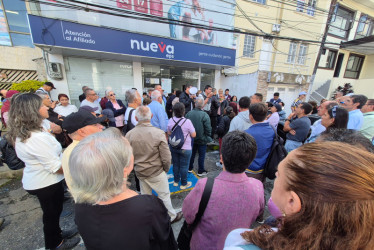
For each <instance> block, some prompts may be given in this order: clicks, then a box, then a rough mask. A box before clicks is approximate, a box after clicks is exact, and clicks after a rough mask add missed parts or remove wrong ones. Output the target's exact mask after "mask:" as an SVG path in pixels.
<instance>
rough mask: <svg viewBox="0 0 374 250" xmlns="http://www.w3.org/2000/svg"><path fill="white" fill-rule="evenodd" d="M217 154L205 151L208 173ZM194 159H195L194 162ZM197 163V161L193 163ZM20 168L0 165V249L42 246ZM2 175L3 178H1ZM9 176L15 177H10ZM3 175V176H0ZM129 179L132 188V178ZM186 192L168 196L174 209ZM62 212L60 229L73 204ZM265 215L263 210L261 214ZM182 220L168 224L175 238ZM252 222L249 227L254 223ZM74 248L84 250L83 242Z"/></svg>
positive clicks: (36, 210)
mask: <svg viewBox="0 0 374 250" xmlns="http://www.w3.org/2000/svg"><path fill="white" fill-rule="evenodd" d="M218 159H219V156H218V152H217V151H213V152H208V153H207V155H206V160H205V165H206V169H207V170H208V176H210V177H216V176H217V175H218V174H219V173H220V172H221V171H222V169H221V168H219V167H217V166H216V162H217V161H218ZM196 162H197V161H196ZM196 164H197V163H196ZM21 173H22V170H21V171H12V170H8V167H6V166H3V167H0V218H4V219H5V222H4V224H3V226H2V227H1V228H0V249H11V250H13V249H44V239H43V224H42V211H41V209H40V205H39V202H38V200H37V198H36V197H35V196H32V195H29V194H28V193H27V192H26V191H25V190H24V189H23V188H22V183H21ZM1 176H3V177H1ZM11 176H13V178H15V179H10V177H11ZM4 177H6V178H5V179H4ZM130 181H132V187H134V186H135V183H134V182H135V181H134V180H133V178H130ZM271 188H272V182H271V183H267V185H266V194H267V198H268V197H269V196H270V192H271ZM188 193H189V191H186V192H181V193H177V194H174V195H172V196H171V200H172V203H173V206H174V208H176V209H177V211H180V210H181V209H182V204H183V200H184V198H185V197H186V196H187V194H188ZM64 211H66V212H71V214H70V215H68V216H66V217H64V218H61V220H60V225H61V227H62V229H68V228H69V227H70V226H71V225H73V224H74V204H73V202H72V201H68V202H65V203H64ZM267 215H268V212H267V211H266V213H265V217H266V216H267ZM182 225H183V219H182V220H181V221H179V222H177V223H174V224H173V225H172V227H173V231H174V235H175V238H177V237H178V234H179V231H180V228H181V227H182ZM257 225H258V224H255V225H253V226H257ZM74 249H76V250H81V249H85V247H84V245H83V242H81V244H79V245H78V246H77V247H75V248H74Z"/></svg>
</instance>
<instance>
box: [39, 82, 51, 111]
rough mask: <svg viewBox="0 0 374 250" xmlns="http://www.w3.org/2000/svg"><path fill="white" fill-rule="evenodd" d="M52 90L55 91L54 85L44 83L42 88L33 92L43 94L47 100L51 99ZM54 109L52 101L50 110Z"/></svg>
mask: <svg viewBox="0 0 374 250" xmlns="http://www.w3.org/2000/svg"><path fill="white" fill-rule="evenodd" d="M52 89H56V88H55V85H53V83H51V82H45V83H44V85H43V86H41V87H40V88H39V89H37V90H36V91H35V94H39V93H43V94H46V95H48V96H49V99H51V101H52V98H51V91H52ZM55 107H56V101H54V102H53V101H52V108H53V109H54V108H55Z"/></svg>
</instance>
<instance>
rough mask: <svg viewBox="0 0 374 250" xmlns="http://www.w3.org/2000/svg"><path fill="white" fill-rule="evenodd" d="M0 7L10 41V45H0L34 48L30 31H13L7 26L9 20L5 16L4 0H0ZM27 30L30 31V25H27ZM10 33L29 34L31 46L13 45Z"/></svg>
mask: <svg viewBox="0 0 374 250" xmlns="http://www.w3.org/2000/svg"><path fill="white" fill-rule="evenodd" d="M25 5H26V2H25ZM0 7H1V9H2V11H3V15H4V19H5V23H6V28H7V30H8V31H7V32H8V35H9V38H10V43H11V45H9V46H8V45H0V46H7V47H18V46H20V47H27V48H34V47H35V46H34V44H33V43H32V39H31V32H22V31H13V30H11V29H10V26H9V21H8V16H7V13H6V12H7V9H5V6H4V2H3V0H0ZM25 9H26V11H27V8H26V6H25ZM29 31H30V27H29ZM12 34H19V35H27V36H29V38H30V44H31V46H25V45H15V43H14V42H13V37H12Z"/></svg>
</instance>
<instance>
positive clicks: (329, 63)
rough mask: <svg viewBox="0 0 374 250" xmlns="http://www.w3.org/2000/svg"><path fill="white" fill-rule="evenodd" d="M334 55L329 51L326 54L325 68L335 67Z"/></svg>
mask: <svg viewBox="0 0 374 250" xmlns="http://www.w3.org/2000/svg"><path fill="white" fill-rule="evenodd" d="M336 55H337V52H336V51H333V50H329V53H328V54H327V60H326V68H328V69H333V68H334V67H335V59H336Z"/></svg>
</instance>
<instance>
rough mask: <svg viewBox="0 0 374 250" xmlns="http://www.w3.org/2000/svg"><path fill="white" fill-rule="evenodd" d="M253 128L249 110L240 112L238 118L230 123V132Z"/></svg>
mask: <svg viewBox="0 0 374 250" xmlns="http://www.w3.org/2000/svg"><path fill="white" fill-rule="evenodd" d="M250 126H252V123H251V121H250V120H249V110H247V111H242V112H239V114H238V115H237V116H235V117H234V119H232V121H231V123H230V129H229V132H231V131H234V130H239V131H244V130H247V129H248V128H249V127H250Z"/></svg>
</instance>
